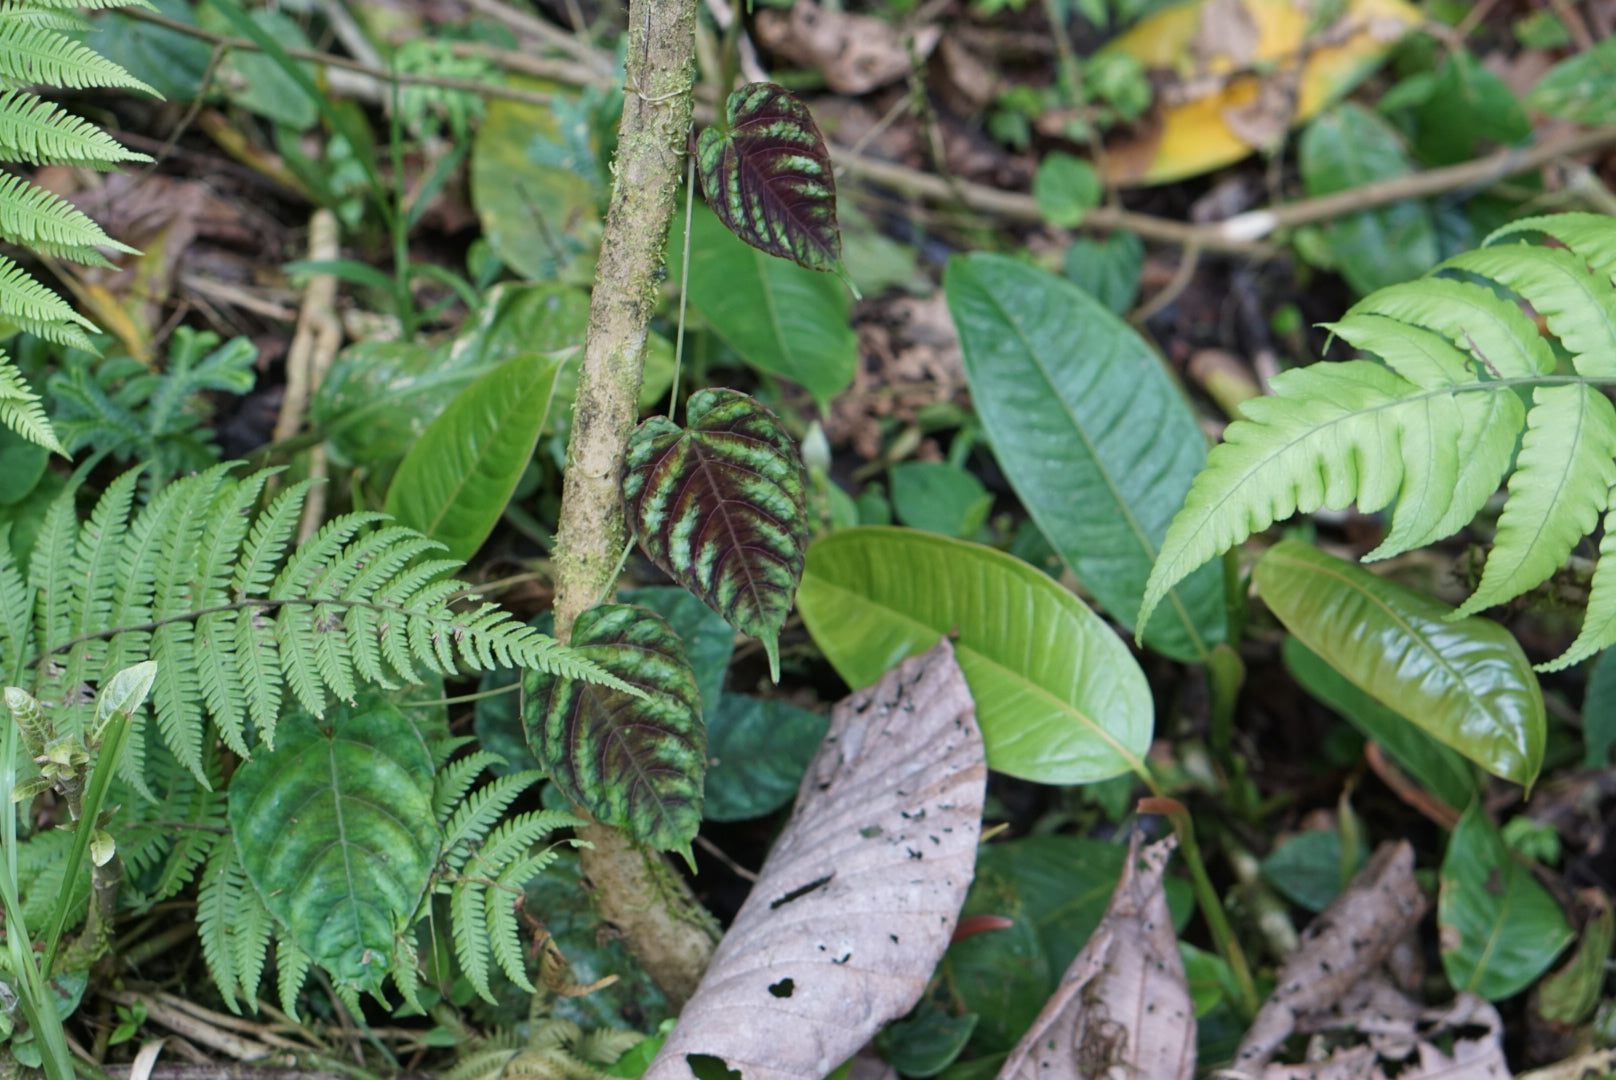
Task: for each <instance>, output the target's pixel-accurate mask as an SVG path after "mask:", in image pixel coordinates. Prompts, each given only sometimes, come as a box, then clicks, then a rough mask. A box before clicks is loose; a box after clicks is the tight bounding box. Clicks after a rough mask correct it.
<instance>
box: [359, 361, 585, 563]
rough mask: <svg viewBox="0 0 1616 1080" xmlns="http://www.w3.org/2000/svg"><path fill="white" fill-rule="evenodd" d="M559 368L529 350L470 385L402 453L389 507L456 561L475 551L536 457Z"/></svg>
mask: <svg viewBox="0 0 1616 1080" xmlns="http://www.w3.org/2000/svg"><path fill="white" fill-rule="evenodd" d="M560 370H561V361H560V360H559V359H557V358H555V357H550V356H542V355H540V354H537V353H528V354H526V355H524V356H518V357H516V358H514V359H511V360H507V361H506V362H505V363H503V364H501V365H500V366H499V367H497V368H495V369H494V370H493V371H491V372H489V373H488V374H487V375H484V376H483V377H482V378H480V379H478V380H477V381H476V382H474V383H472V384H471V385H470V386H468V387H466V389H465V390H463V391H462V392H461V393H460V394H458V395H457V396H456V397H455V399H454V401H452V402H451V403H450V404H449V407H448V408H447V409H445V410H444V411H443V413H442V415H440V416H439V417H438V418H437V419H436V420H434V421H432V423H431V425H430V426H429V427H428V428H427V429H426V432H425V433H424V434H422V436H421V438H420V440H419V441H418V442H416V444H415V445H414V446H412V447H411V448H410V451H409V453H408V454H406V455H404V460H403V462H401V463H400V464H399V467H398V472H396V473H394V474H393V483H392V485H391V486H390V487H389V488H388V489H387V505H386V507H385V509H386V511H387V513H389V514H391V515H392V516H393V517H394V518H395V519H396V520H397V521H398V523H399V524H401V525H408V526H409V527H410V528H412V529H415V530H416V531H417V532H420V533H423V534H425V535H426V536H427V537H429V538H431V539H433V540H436V541H438V542H439V543H441V544H443V545H445V546H446V547H447V548H448V552H447V554H448V556H449V558H451V559H459V560H461V561H465V560H468V559H470V558H471V557H472V556H473V555H475V554H477V549H478V548H480V547H481V546H482V543H483V541H484V540H486V539H488V534H489V533H490V532H492V531H493V528H494V526H495V525H496V524H498V523H499V518H500V515H501V514H502V513H504V511H505V504H506V503H507V502H509V501H510V497H511V494H512V493H513V492H514V491H515V490H516V483H517V481H518V480H520V479H521V478H522V470H524V469H525V468H527V465H528V462H529V461H530V460H531V459H532V457H533V447H534V445H535V444H537V443H538V441H539V432H540V431H542V430H543V429H544V424H545V418H546V417H547V416H548V414H549V411H550V399H551V397H552V396H553V395H554V393H555V386H556V376H557V374H558V373H559V372H560Z"/></svg>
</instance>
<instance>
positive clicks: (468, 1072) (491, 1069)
mask: <svg viewBox="0 0 1616 1080" xmlns="http://www.w3.org/2000/svg"><path fill="white" fill-rule="evenodd" d="M522 1046H523V1042H522V1040H521V1039H520V1038H519V1037H517V1036H516V1035H514V1034H512V1033H510V1032H498V1033H496V1034H494V1035H491V1036H489V1037H488V1038H486V1039H483V1040H481V1041H479V1042H477V1043H475V1044H473V1045H472V1046H470V1047H462V1048H461V1051H460V1057H459V1060H457V1061H456V1062H455V1064H454V1067H453V1068H451V1069H450V1070H449V1071H448V1072H446V1073H444V1074H443V1080H501V1078H502V1077H503V1076H504V1075H505V1067H506V1066H507V1065H509V1064H510V1062H511V1059H512V1058H514V1057H515V1056H516V1055H517V1054H519V1053H521V1051H522Z"/></svg>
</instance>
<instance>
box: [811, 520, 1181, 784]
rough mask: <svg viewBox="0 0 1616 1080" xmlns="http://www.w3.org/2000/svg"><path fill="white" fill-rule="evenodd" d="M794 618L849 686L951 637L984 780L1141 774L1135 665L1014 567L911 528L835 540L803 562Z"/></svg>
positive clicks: (1023, 568) (1076, 605)
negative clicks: (976, 727) (981, 749)
mask: <svg viewBox="0 0 1616 1080" xmlns="http://www.w3.org/2000/svg"><path fill="white" fill-rule="evenodd" d="M797 608H798V610H799V611H800V612H801V613H802V619H803V622H804V623H805V624H807V627H808V632H809V633H811V634H812V635H813V637H814V641H815V642H816V643H817V644H818V645H819V647H820V648H821V649H822V650H824V653H825V656H826V658H827V659H829V660H830V662H831V664H832V665H834V666H835V668H836V670H837V672H838V673H839V674H840V675H841V676H842V678H843V679H845V680H846V681H847V683H848V685H850V686H855V687H857V686H868V685H870V684H871V683H873V682H875V681H876V680H877V679H879V678H880V677H881V675H882V674H883V673H885V672H886V671H887V670H888V669H889V668H891V667H892V666H893V665H894V664H896V663H898V661H900V660H902V659H904V658H905V657H908V656H913V655H915V654H916V653H921V652H924V651H925V650H927V649H929V648H931V647H932V646H933V645H935V644H936V643H937V640H938V638H940V637H942V636H943V635H944V634H954V633H956V632H957V637H955V639H954V648H955V651H956V652H957V653H958V656H959V664H960V667H961V668H962V669H963V670H964V672H965V680H966V682H967V683H968V684H969V685H970V687H971V696H972V697H973V698H974V699H975V700H976V709H977V722H978V723H979V724H981V726H982V737H983V740H984V741H985V742H986V744H987V755H988V765H989V766H990V767H991V768H994V769H997V770H999V771H1000V772H1003V773H1009V774H1010V775H1012V776H1019V777H1022V778H1023V779H1027V780H1036V781H1039V782H1041V783H1046V784H1082V783H1089V782H1091V781H1095V780H1104V779H1105V778H1107V777H1110V776H1116V775H1118V774H1120V773H1123V772H1128V771H1130V770H1131V771H1135V772H1139V771H1142V770H1143V769H1144V763H1143V760H1142V758H1143V755H1144V753H1145V751H1146V749H1147V748H1148V747H1149V746H1150V738H1151V731H1152V726H1153V723H1154V719H1155V713H1154V709H1153V707H1152V705H1151V699H1150V687H1149V686H1148V685H1147V684H1146V682H1145V676H1144V673H1143V672H1142V671H1140V669H1139V665H1138V663H1137V662H1136V661H1135V660H1134V658H1133V654H1132V653H1130V652H1129V651H1128V647H1127V646H1126V645H1125V644H1124V643H1123V642H1122V640H1121V639H1120V638H1118V637H1117V635H1116V634H1115V633H1113V632H1112V630H1111V629H1110V628H1109V627H1108V626H1106V624H1105V623H1104V622H1103V621H1102V620H1101V619H1100V618H1099V617H1098V616H1097V615H1095V614H1094V612H1092V611H1090V610H1089V609H1088V608H1087V607H1086V606H1085V605H1084V604H1083V603H1082V601H1080V600H1078V599H1077V597H1075V596H1073V595H1072V594H1071V593H1070V592H1068V591H1066V590H1065V589H1063V588H1061V587H1060V586H1059V585H1058V584H1056V583H1055V582H1054V581H1052V580H1051V579H1050V578H1049V577H1048V576H1047V575H1045V574H1043V573H1040V572H1039V571H1038V570H1035V569H1034V568H1033V567H1031V566H1028V565H1027V564H1026V563H1024V562H1022V561H1021V560H1020V559H1017V558H1014V557H1013V556H1010V555H1006V554H1004V553H1002V552H999V551H995V550H994V549H992V548H988V547H983V546H981V545H979V544H968V543H965V542H964V541H960V540H950V539H947V538H946V537H941V536H935V535H932V534H930V533H921V532H914V531H911V530H909V529H896V528H882V527H867V528H858V529H845V530H843V531H841V532H837V533H832V534H831V535H829V536H826V537H823V538H822V539H820V540H818V541H816V542H815V543H814V544H813V546H811V547H810V548H809V549H808V566H807V570H806V571H805V572H804V574H803V579H802V588H801V589H800V590H799V591H798V593H797Z"/></svg>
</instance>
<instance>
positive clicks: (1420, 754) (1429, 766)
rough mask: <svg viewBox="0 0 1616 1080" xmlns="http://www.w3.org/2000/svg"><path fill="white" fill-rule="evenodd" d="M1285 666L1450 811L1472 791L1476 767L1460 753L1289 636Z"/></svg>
mask: <svg viewBox="0 0 1616 1080" xmlns="http://www.w3.org/2000/svg"><path fill="white" fill-rule="evenodd" d="M1283 656H1284V659H1285V667H1286V668H1287V669H1288V670H1289V671H1290V673H1291V674H1292V675H1293V676H1294V677H1295V678H1296V681H1297V682H1298V683H1300V684H1301V686H1302V689H1303V690H1306V691H1307V692H1308V693H1309V694H1310V695H1312V696H1313V697H1314V698H1315V699H1316V700H1318V701H1321V702H1323V703H1324V704H1325V705H1328V706H1329V707H1330V708H1331V709H1333V710H1335V712H1336V713H1338V714H1339V715H1340V716H1342V717H1344V718H1345V719H1346V720H1347V721H1348V722H1349V723H1351V724H1352V726H1353V727H1355V728H1357V729H1358V730H1359V731H1360V732H1361V733H1362V734H1363V736H1364V738H1366V739H1371V740H1373V741H1375V742H1377V743H1379V744H1380V745H1381V747H1382V748H1384V749H1385V751H1386V752H1387V753H1388V754H1390V755H1391V757H1392V760H1393V761H1395V762H1396V763H1397V765H1398V767H1399V768H1401V769H1403V770H1405V771H1407V772H1408V774H1409V775H1410V776H1412V777H1413V778H1414V779H1415V780H1417V781H1418V782H1419V783H1420V784H1422V785H1423V786H1424V787H1425V788H1426V789H1428V790H1429V791H1430V792H1431V793H1432V794H1433V795H1435V796H1436V797H1437V798H1439V799H1441V800H1442V801H1443V802H1445V803H1447V804H1448V806H1449V807H1451V808H1452V810H1453V812H1454V813H1455V814H1457V813H1459V812H1460V811H1461V810H1463V809H1464V808H1465V807H1467V806H1469V805H1470V800H1471V799H1474V798H1475V797H1476V794H1477V786H1476V771H1475V769H1474V768H1473V767H1472V766H1471V765H1470V763H1469V762H1467V761H1466V760H1465V759H1464V758H1463V757H1462V756H1460V755H1459V754H1458V753H1457V752H1455V751H1454V750H1451V749H1449V748H1448V747H1447V746H1444V745H1443V744H1442V743H1440V742H1438V741H1437V740H1435V739H1433V738H1432V737H1431V736H1429V735H1427V734H1426V733H1425V732H1423V731H1421V730H1420V729H1419V728H1418V727H1415V726H1414V725H1413V724H1411V723H1409V722H1408V721H1407V720H1405V719H1404V718H1403V717H1401V716H1399V715H1398V714H1397V713H1395V712H1393V711H1392V710H1391V709H1388V708H1387V707H1386V706H1384V705H1382V704H1381V703H1380V702H1378V701H1376V700H1375V699H1374V698H1372V697H1370V696H1369V695H1368V694H1367V693H1365V692H1364V691H1362V690H1360V689H1358V688H1357V687H1356V686H1354V685H1353V684H1352V683H1350V682H1348V681H1347V679H1346V678H1345V677H1344V676H1343V675H1342V674H1341V673H1340V672H1339V671H1337V670H1336V669H1335V668H1333V667H1331V666H1330V665H1329V664H1327V663H1325V662H1324V659H1323V658H1322V657H1320V656H1319V654H1318V653H1316V652H1314V651H1313V650H1311V649H1309V648H1308V647H1307V646H1306V645H1303V644H1302V643H1301V642H1300V641H1297V640H1296V639H1295V638H1293V637H1287V638H1286V639H1285V645H1284V649H1283Z"/></svg>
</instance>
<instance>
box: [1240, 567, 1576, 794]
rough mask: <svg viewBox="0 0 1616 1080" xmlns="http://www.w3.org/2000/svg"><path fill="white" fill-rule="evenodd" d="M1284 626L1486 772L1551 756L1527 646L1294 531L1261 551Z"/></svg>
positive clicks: (1518, 771)
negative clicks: (1304, 539)
mask: <svg viewBox="0 0 1616 1080" xmlns="http://www.w3.org/2000/svg"><path fill="white" fill-rule="evenodd" d="M1254 579H1255V581H1256V584H1257V589H1258V591H1259V592H1260V593H1261V594H1262V598H1263V601H1264V603H1266V604H1267V605H1268V607H1269V609H1270V610H1271V611H1273V613H1274V615H1275V616H1277V617H1278V619H1279V621H1280V622H1282V623H1284V624H1285V628H1286V629H1288V630H1289V631H1290V632H1291V633H1293V634H1295V635H1296V637H1297V639H1298V640H1300V641H1301V642H1302V644H1304V645H1306V646H1307V647H1308V648H1309V649H1312V650H1313V651H1314V652H1315V653H1317V654H1319V656H1320V657H1322V658H1323V659H1324V660H1325V661H1326V662H1327V663H1328V664H1329V665H1330V666H1331V667H1333V668H1335V669H1336V670H1337V671H1338V672H1340V673H1341V674H1342V675H1344V676H1346V678H1347V679H1348V681H1350V682H1351V683H1352V684H1353V685H1355V686H1357V687H1358V688H1359V689H1361V690H1363V691H1364V692H1366V693H1368V694H1369V695H1370V696H1371V697H1373V698H1374V699H1375V700H1376V701H1378V702H1380V703H1381V704H1382V705H1385V706H1386V707H1387V708H1389V709H1391V710H1393V711H1394V712H1396V713H1398V714H1399V715H1400V716H1402V717H1404V718H1405V719H1407V720H1408V721H1409V722H1410V723H1412V724H1414V725H1415V726H1416V727H1418V728H1420V729H1421V730H1422V731H1424V732H1425V733H1426V734H1428V735H1430V736H1432V737H1433V738H1435V739H1436V740H1437V741H1438V742H1441V743H1444V744H1446V745H1448V746H1451V747H1452V748H1453V749H1455V750H1457V751H1459V753H1461V754H1463V755H1464V756H1465V757H1467V758H1469V759H1470V760H1472V761H1474V762H1475V763H1476V764H1478V765H1480V766H1481V767H1482V768H1484V769H1486V770H1487V771H1488V772H1490V773H1493V774H1494V775H1496V776H1501V777H1503V778H1504V779H1506V780H1513V781H1515V782H1516V783H1518V784H1524V785H1527V786H1530V785H1531V783H1532V782H1533V780H1535V779H1536V778H1537V774H1538V770H1539V768H1541V767H1542V764H1543V743H1544V732H1545V714H1544V707H1543V692H1542V689H1541V688H1540V687H1539V686H1538V682H1537V676H1536V675H1534V674H1533V673H1532V665H1531V664H1530V663H1529V662H1528V661H1527V659H1526V654H1525V653H1524V652H1522V651H1521V646H1520V644H1519V643H1518V642H1517V641H1516V640H1515V638H1514V637H1513V636H1511V635H1510V633H1509V631H1507V630H1505V629H1504V628H1503V627H1502V626H1499V625H1498V624H1497V623H1495V622H1490V621H1488V620H1486V619H1481V618H1468V619H1460V620H1457V621H1449V616H1450V615H1451V614H1452V612H1453V609H1452V608H1450V607H1448V606H1447V605H1446V604H1444V603H1442V602H1440V601H1438V600H1434V599H1432V598H1431V597H1429V596H1426V595H1424V594H1422V593H1417V592H1415V591H1413V590H1412V589H1407V588H1404V587H1403V586H1401V585H1398V584H1396V583H1395V582H1391V581H1387V580H1386V579H1385V578H1381V577H1377V576H1376V575H1374V574H1372V573H1370V572H1369V571H1367V570H1365V569H1363V568H1361V567H1358V566H1354V565H1352V564H1351V563H1347V562H1343V561H1342V560H1340V559H1336V558H1332V557H1331V556H1329V555H1326V554H1324V553H1323V552H1321V551H1319V550H1318V549H1316V548H1314V547H1312V546H1311V545H1309V544H1304V543H1301V542H1299V541H1295V540H1285V541H1281V542H1280V543H1278V544H1276V545H1274V546H1273V547H1272V548H1270V549H1269V550H1268V552H1267V553H1266V554H1264V555H1263V557H1262V558H1261V559H1260V560H1258V562H1257V568H1256V571H1255V574H1254Z"/></svg>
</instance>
